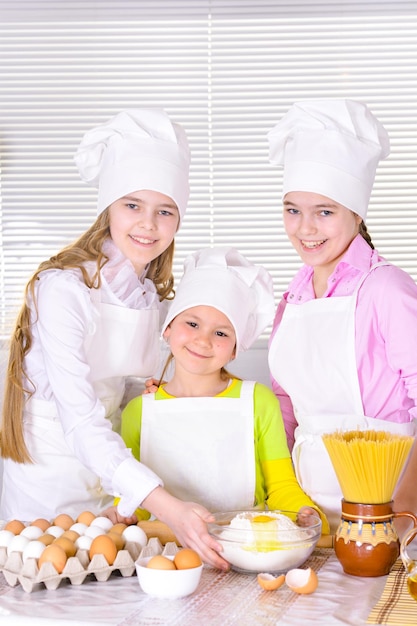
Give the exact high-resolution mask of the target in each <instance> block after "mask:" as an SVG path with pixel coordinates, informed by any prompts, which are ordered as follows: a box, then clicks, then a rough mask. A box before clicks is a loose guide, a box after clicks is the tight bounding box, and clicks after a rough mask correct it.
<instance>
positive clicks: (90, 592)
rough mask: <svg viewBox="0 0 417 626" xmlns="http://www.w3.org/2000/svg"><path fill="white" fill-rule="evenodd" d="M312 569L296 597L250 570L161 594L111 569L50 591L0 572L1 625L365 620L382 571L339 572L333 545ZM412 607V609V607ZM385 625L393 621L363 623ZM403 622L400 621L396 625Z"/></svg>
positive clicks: (272, 624) (361, 623)
mask: <svg viewBox="0 0 417 626" xmlns="http://www.w3.org/2000/svg"><path fill="white" fill-rule="evenodd" d="M303 567H304V568H305V567H312V568H313V569H315V570H316V572H317V573H318V578H319V586H318V589H317V590H316V592H315V593H313V594H311V595H307V596H301V595H297V594H295V593H293V592H292V591H290V590H289V588H288V587H287V586H286V585H284V586H282V587H280V588H279V589H278V590H276V591H263V590H262V589H261V588H260V586H259V585H258V583H257V580H256V576H254V575H245V574H240V573H237V572H234V571H231V572H228V573H222V572H219V571H217V570H213V569H212V568H210V567H205V568H204V570H203V574H202V578H201V581H200V584H199V587H198V589H197V590H196V592H194V594H192V595H191V596H188V597H187V598H182V599H178V600H161V599H155V598H151V597H150V596H147V595H146V594H144V593H143V592H142V590H141V589H140V587H139V584H138V580H137V577H136V576H130V577H126V578H123V577H122V576H120V574H117V573H113V574H112V575H111V576H110V578H109V579H108V580H107V581H106V582H99V581H97V580H95V579H94V578H93V577H91V578H90V577H88V578H87V579H86V580H85V582H84V583H83V584H81V585H71V584H70V583H69V582H66V581H63V582H62V584H61V585H60V586H59V587H58V589H55V590H48V589H45V588H44V587H41V588H39V589H34V590H33V591H32V592H31V593H27V592H25V591H24V590H23V589H22V587H21V586H20V585H19V584H18V585H16V586H15V587H10V586H9V585H8V584H7V582H6V581H5V579H4V577H3V575H2V574H1V575H0V623H1V626H3V625H4V626H6V625H7V626H9V625H11V626H57V625H60V626H64V625H65V626H180V625H181V626H198V625H200V624H202V625H204V626H253V625H254V624H256V626H277V625H280V626H281V625H282V626H305V624H307V623H308V624H309V626H310V625H311V624H317V625H320V626H340V625H347V624H348V625H349V626H365V625H366V623H367V621H366V620H367V618H368V615H369V614H370V611H371V609H372V607H373V606H375V605H376V604H377V602H378V600H379V598H380V596H381V594H382V592H383V590H384V586H385V583H386V580H387V577H379V578H373V579H367V578H358V577H355V576H348V575H347V574H344V572H343V570H342V567H341V565H340V563H339V561H338V560H337V558H336V556H335V554H334V551H333V549H331V548H318V549H316V550H315V551H314V553H313V555H312V556H311V557H310V558H309V559H308V561H307V562H306V563H305V564H304V565H303ZM414 609H415V607H414ZM369 623H372V624H378V623H381V624H385V623H392V624H398V622H377V621H373V622H369ZM401 624H402V626H405V624H406V622H402V623H401Z"/></svg>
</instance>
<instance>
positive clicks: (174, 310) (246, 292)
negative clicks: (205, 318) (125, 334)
mask: <svg viewBox="0 0 417 626" xmlns="http://www.w3.org/2000/svg"><path fill="white" fill-rule="evenodd" d="M201 305H206V306H211V307H214V308H215V309H218V310H219V311H221V312H222V313H223V314H224V315H226V317H227V318H228V319H229V321H230V322H231V324H232V325H233V328H234V329H235V333H236V354H237V353H238V352H239V351H243V350H247V349H248V348H249V347H250V346H251V345H252V343H253V342H254V341H255V340H256V339H257V338H258V337H259V335H260V334H261V333H262V331H263V330H265V328H266V327H267V326H268V325H269V324H270V323H271V322H272V320H273V318H274V310H275V305H274V290H273V282H272V277H271V275H270V274H269V272H268V271H267V270H266V269H265V268H264V267H263V266H262V265H254V264H253V263H251V261H249V260H248V259H246V258H245V257H244V256H243V255H242V254H240V252H239V251H238V250H236V249H235V248H229V247H218V248H202V249H201V250H197V251H196V252H194V253H193V254H191V255H189V256H188V257H187V258H186V259H185V261H184V274H183V276H182V278H181V281H180V282H179V285H178V287H177V289H176V293H175V298H174V300H173V301H172V303H171V305H170V308H169V310H168V314H167V317H166V319H165V321H164V324H163V326H162V334H163V332H164V331H165V329H166V328H167V326H168V325H169V324H170V323H171V322H172V320H173V319H174V317H176V316H177V315H178V314H179V313H182V312H183V311H185V310H186V309H189V308H191V307H195V306H201Z"/></svg>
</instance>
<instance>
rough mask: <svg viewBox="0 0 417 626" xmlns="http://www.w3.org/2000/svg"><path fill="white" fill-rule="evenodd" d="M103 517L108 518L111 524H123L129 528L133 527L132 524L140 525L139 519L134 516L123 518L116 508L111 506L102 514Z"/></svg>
mask: <svg viewBox="0 0 417 626" xmlns="http://www.w3.org/2000/svg"><path fill="white" fill-rule="evenodd" d="M101 515H102V516H103V517H107V518H108V519H109V520H110V521H111V522H113V524H119V523H122V524H126V525H127V526H131V525H132V524H137V523H138V518H137V517H136V515H134V514H133V515H131V516H130V517H123V516H122V515H119V513H118V512H117V507H116V506H109V507H108V508H107V509H104V511H102V512H101Z"/></svg>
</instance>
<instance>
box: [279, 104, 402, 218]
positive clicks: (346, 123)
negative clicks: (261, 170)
mask: <svg viewBox="0 0 417 626" xmlns="http://www.w3.org/2000/svg"><path fill="white" fill-rule="evenodd" d="M268 140H269V159H270V161H271V163H273V164H274V165H282V166H284V180H283V197H284V196H285V194H287V193H288V192H290V191H308V192H314V193H317V194H320V195H323V196H326V197H328V198H331V199H332V200H334V201H335V202H337V203H339V204H342V205H343V206H345V207H347V208H348V209H351V210H352V211H354V212H355V213H357V214H358V215H360V216H361V217H362V219H363V220H365V219H366V214H367V210H368V204H369V198H370V196H371V192H372V187H373V184H374V179H375V172H376V168H377V165H378V163H379V161H380V160H381V159H385V158H386V157H387V156H388V154H389V152H390V141H389V136H388V133H387V131H386V130H385V128H384V127H383V126H382V124H381V123H380V122H379V121H378V119H377V118H376V117H375V116H374V115H373V113H372V112H371V111H370V110H369V108H368V107H367V106H366V104H364V103H362V102H358V101H356V100H346V99H342V100H338V99H334V100H332V99H329V100H306V101H301V102H296V103H294V104H293V105H292V107H291V108H290V109H289V111H288V112H287V113H286V115H284V117H283V118H282V119H281V120H280V121H279V122H278V124H277V125H276V126H275V127H274V128H272V130H270V131H269V133H268Z"/></svg>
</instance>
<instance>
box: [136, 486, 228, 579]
mask: <svg viewBox="0 0 417 626" xmlns="http://www.w3.org/2000/svg"><path fill="white" fill-rule="evenodd" d="M141 506H143V508H145V509H146V510H147V511H150V512H151V513H152V514H153V515H154V516H155V517H156V518H157V519H159V520H160V521H162V522H164V523H165V524H167V525H168V526H169V528H170V529H171V530H172V532H173V533H174V535H175V537H176V538H177V540H178V542H179V544H180V545H181V546H182V547H184V548H185V547H187V548H192V549H193V550H195V551H196V552H197V553H198V554H199V555H200V557H201V559H202V560H203V561H204V562H205V563H208V564H209V565H212V566H213V567H216V568H218V569H221V570H223V571H228V570H229V569H230V564H229V563H228V562H227V561H225V560H224V559H223V558H222V557H221V556H220V554H219V552H221V550H222V547H221V545H220V544H219V543H217V541H216V540H215V539H214V538H213V537H212V536H211V535H209V533H208V530H207V523H208V522H212V521H213V519H214V518H213V516H212V514H211V513H210V512H209V511H208V510H207V509H205V508H204V507H203V506H200V505H199V504H196V503H194V502H183V501H182V500H178V498H174V496H171V495H170V494H169V493H168V492H167V491H165V489H163V488H162V487H157V488H156V489H154V491H152V492H151V493H150V494H149V496H148V497H147V498H145V500H144V501H143V502H142V504H141Z"/></svg>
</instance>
